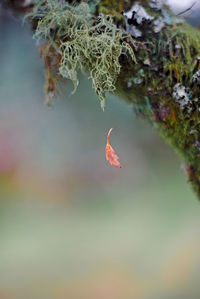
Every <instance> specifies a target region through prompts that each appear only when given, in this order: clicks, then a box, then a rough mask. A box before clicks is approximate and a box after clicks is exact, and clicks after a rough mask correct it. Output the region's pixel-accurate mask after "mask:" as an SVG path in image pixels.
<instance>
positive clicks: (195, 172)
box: [117, 1, 200, 198]
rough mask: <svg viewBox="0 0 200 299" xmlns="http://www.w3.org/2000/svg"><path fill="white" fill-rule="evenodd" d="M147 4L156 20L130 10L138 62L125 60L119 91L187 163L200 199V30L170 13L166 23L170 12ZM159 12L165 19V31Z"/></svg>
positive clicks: (147, 8)
mask: <svg viewBox="0 0 200 299" xmlns="http://www.w3.org/2000/svg"><path fill="white" fill-rule="evenodd" d="M151 2H152V1H149V3H151ZM143 8H144V9H145V10H146V11H148V14H150V15H151V16H154V19H152V20H147V21H145V19H142V22H141V23H140V24H137V22H136V20H133V19H134V17H135V16H136V14H133V16H131V14H129V16H131V18H132V21H133V23H131V20H129V27H128V30H129V32H130V30H132V28H130V25H131V24H133V26H134V27H135V28H134V31H133V34H136V35H137V33H138V32H137V31H135V30H140V32H141V34H140V36H138V37H135V39H136V41H135V46H136V48H135V55H136V58H137V62H138V63H137V65H130V66H127V64H125V63H124V61H121V64H122V65H123V68H122V69H121V74H120V76H119V78H118V81H117V94H118V95H119V96H120V97H123V98H125V99H126V100H127V101H129V102H131V103H133V104H134V109H135V111H136V113H137V114H139V115H140V116H142V117H143V118H145V119H147V120H148V121H149V122H150V123H151V124H153V125H154V126H155V127H156V128H157V129H158V131H159V132H160V134H161V135H162V136H163V137H164V139H165V140H167V142H168V143H169V144H170V145H171V146H172V147H173V148H174V149H175V150H176V151H177V152H178V153H179V154H180V155H181V157H182V158H183V159H184V160H185V161H186V165H187V173H188V178H189V181H190V182H191V183H192V185H193V187H194V189H195V191H196V192H197V194H198V196H199V198H200V81H199V79H198V78H199V70H200V32H199V31H198V30H197V29H195V28H193V27H192V26H190V25H189V24H187V23H186V22H179V20H177V18H176V17H174V16H173V15H172V14H169V13H168V15H169V20H170V21H169V22H168V21H165V20H164V16H163V15H165V18H166V17H167V10H164V11H163V10H162V9H155V8H154V9H153V8H151V7H150V5H149V4H148V5H147V4H144V5H143ZM151 11H152V13H151ZM153 12H154V13H153ZM155 12H156V14H158V12H159V14H160V16H159V18H162V22H163V23H164V26H160V27H159V30H158V27H156V30H155V25H157V24H158V23H157V22H155V21H156V20H157V18H158V17H156V14H155ZM163 12H164V13H163Z"/></svg>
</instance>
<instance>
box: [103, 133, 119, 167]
mask: <svg viewBox="0 0 200 299" xmlns="http://www.w3.org/2000/svg"><path fill="white" fill-rule="evenodd" d="M112 130H113V128H111V129H110V130H109V132H108V135H107V144H106V150H105V152H106V160H107V161H108V162H109V163H110V164H111V165H114V166H115V167H120V168H122V166H121V164H120V163H119V157H118V156H117V154H116V153H115V151H114V149H113V148H112V146H111V145H110V143H109V138H110V133H111V132H112Z"/></svg>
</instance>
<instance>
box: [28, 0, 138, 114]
mask: <svg viewBox="0 0 200 299" xmlns="http://www.w3.org/2000/svg"><path fill="white" fill-rule="evenodd" d="M36 7H37V10H36V11H34V12H33V13H31V15H29V17H31V18H32V19H36V20H37V28H36V31H35V35H34V36H35V38H37V39H41V38H42V39H45V40H47V41H49V43H50V46H51V47H54V48H55V49H56V51H57V52H58V54H59V55H60V57H61V59H60V61H59V63H58V72H59V74H60V75H61V76H62V77H64V78H67V79H70V80H72V82H73V84H74V91H75V90H76V88H77V86H78V76H77V71H78V70H79V69H80V70H84V69H85V70H88V71H89V72H90V78H91V79H92V83H93V88H94V89H95V92H96V93H97V95H98V97H99V99H100V101H101V107H102V109H104V107H105V97H106V93H107V92H114V90H115V82H116V79H117V77H118V75H119V73H120V68H121V67H120V63H119V57H120V56H121V55H122V54H124V55H127V54H129V55H130V56H131V58H132V60H134V61H135V56H134V52H133V49H132V48H131V46H130V45H129V44H128V43H127V42H126V40H127V39H128V38H130V37H128V36H127V34H125V32H123V31H122V30H119V29H118V28H117V27H116V25H115V24H114V23H113V20H112V18H111V17H110V16H105V15H103V14H100V15H99V16H98V18H94V17H92V15H91V13H90V7H89V5H88V4H87V3H84V2H82V3H81V4H79V5H76V6H75V5H70V4H67V3H64V4H61V3H60V2H59V1H56V0H48V1H45V2H44V3H41V5H38V6H36Z"/></svg>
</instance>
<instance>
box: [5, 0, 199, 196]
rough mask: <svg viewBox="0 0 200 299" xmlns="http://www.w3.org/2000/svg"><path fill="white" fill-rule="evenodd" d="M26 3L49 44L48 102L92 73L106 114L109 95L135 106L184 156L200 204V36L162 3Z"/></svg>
mask: <svg viewBox="0 0 200 299" xmlns="http://www.w3.org/2000/svg"><path fill="white" fill-rule="evenodd" d="M19 2H20V1H19V0H15V1H14V0H9V1H8V0H7V3H9V4H10V5H11V6H12V5H14V4H15V7H16V3H18V6H17V7H18V8H23V10H25V12H26V10H28V12H30V10H31V13H30V14H29V15H28V20H29V21H30V22H31V23H32V26H33V29H34V30H35V37H36V38H40V39H41V38H42V39H43V40H45V43H44V44H43V46H41V56H42V57H43V59H44V62H45V67H46V70H47V78H46V85H45V91H46V98H47V102H48V103H49V102H50V99H51V97H52V96H53V95H54V93H55V91H56V86H57V82H58V81H59V79H60V77H64V78H68V79H71V80H72V81H73V83H74V86H75V88H76V87H77V84H78V78H77V70H78V69H87V70H88V71H89V72H90V77H91V79H92V82H93V87H94V88H95V91H96V93H97V95H98V96H99V98H100V100H101V103H102V107H104V101H105V96H106V93H107V92H112V93H114V94H116V95H117V96H119V97H120V98H122V99H124V100H126V101H127V102H129V103H130V104H133V106H134V109H135V111H136V113H137V115H139V116H141V117H142V118H144V119H146V120H147V121H148V122H149V123H151V124H152V125H153V126H154V127H155V128H156V129H157V130H158V131H159V133H160V135H161V136H162V137H163V138H164V139H165V140H167V142H168V143H169V144H170V145H171V146H172V147H173V148H174V149H175V150H176V151H177V152H178V153H179V154H180V155H181V156H182V158H183V159H184V160H185V162H186V165H187V166H186V169H187V173H188V179H189V181H190V182H191V184H192V186H193V188H194V190H195V191H196V193H197V195H198V197H199V199H200V32H199V31H198V30H197V29H195V28H193V27H191V26H190V25H189V24H187V23H186V22H185V21H183V20H181V19H179V18H177V17H176V16H174V15H173V14H172V13H171V12H170V10H169V8H168V7H166V6H163V5H162V4H161V3H160V2H159V1H158V0H141V1H139V2H136V1H134V0H132V1H131V0H118V1H116V0H101V1H100V0H99V1H98V0H88V1H68V2H67V3H66V2H63V1H59V0H48V1H39V2H37V1H31V2H27V3H28V4H27V7H26V6H23V7H22V6H21V7H20V5H19ZM110 16H111V17H110Z"/></svg>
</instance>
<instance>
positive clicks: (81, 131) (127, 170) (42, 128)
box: [0, 0, 200, 299]
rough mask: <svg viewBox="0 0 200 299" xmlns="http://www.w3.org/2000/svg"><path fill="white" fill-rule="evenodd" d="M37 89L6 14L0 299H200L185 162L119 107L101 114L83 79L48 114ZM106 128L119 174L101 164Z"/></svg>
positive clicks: (15, 22)
mask: <svg viewBox="0 0 200 299" xmlns="http://www.w3.org/2000/svg"><path fill="white" fill-rule="evenodd" d="M183 2H184V1H172V0H171V1H170V4H172V5H173V4H176V5H175V6H176V7H175V9H176V10H177V11H179V9H180V10H182V8H185V7H186V8H187V6H188V4H189V3H188V2H190V1H188V2H187V1H185V7H183ZM178 3H179V4H180V6H178V5H177V4H178ZM198 6H199V4H198V3H197V6H196V8H194V9H193V12H191V13H190V14H189V15H187V17H188V18H189V20H192V22H193V23H194V24H197V23H198V17H199V16H200V10H198V9H197V7H198ZM197 11H198V13H197ZM43 84H44V69H43V65H42V61H41V60H40V58H39V55H38V49H37V46H36V42H35V41H34V40H33V39H32V32H31V31H30V29H29V27H28V26H27V25H25V26H23V25H22V22H21V20H19V19H17V18H15V17H14V16H11V15H10V14H9V13H8V12H5V11H3V10H1V11H0V299H151V298H152V299H179V298H180V299H184V298H185V299H188V298H190V299H198V298H200V288H199V276H200V254H199V252H200V204H199V202H198V201H197V199H196V197H195V195H194V194H193V192H192V191H191V189H190V186H189V185H188V184H187V183H186V181H187V178H186V175H185V173H184V165H183V164H182V161H181V160H180V159H179V158H178V157H177V156H176V154H175V153H174V152H173V150H172V149H170V148H169V146H168V145H167V144H165V143H164V142H163V141H162V140H161V139H160V137H159V136H158V134H157V133H156V132H155V131H154V130H153V129H152V128H151V127H150V126H149V125H148V124H146V123H145V122H143V121H142V120H140V119H138V118H137V117H136V116H135V114H134V113H133V108H132V107H130V106H128V105H126V104H125V103H124V102H122V101H120V100H119V99H116V98H114V97H112V96H108V98H107V106H106V109H105V112H102V110H101V108H100V104H99V102H98V99H97V96H96V95H95V93H94V91H93V90H92V88H91V82H90V81H89V80H88V79H87V78H86V77H81V80H80V86H79V88H78V91H77V93H76V94H75V95H74V96H71V97H70V96H69V94H70V92H71V90H72V86H71V84H70V83H67V85H66V86H65V93H64V95H61V96H60V97H59V98H58V99H57V100H55V101H54V103H53V107H52V108H47V107H46V106H45V105H44V93H43ZM111 127H113V128H114V131H113V132H112V135H111V144H112V145H113V147H114V148H115V149H116V152H117V153H118V155H119V156H120V161H121V164H122V169H116V168H114V167H111V166H110V165H109V164H108V163H107V162H106V161H105V155H104V148H105V142H106V134H107V132H108V130H109V129H110V128H111Z"/></svg>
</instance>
